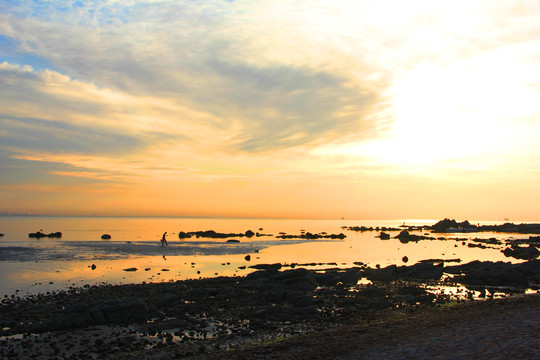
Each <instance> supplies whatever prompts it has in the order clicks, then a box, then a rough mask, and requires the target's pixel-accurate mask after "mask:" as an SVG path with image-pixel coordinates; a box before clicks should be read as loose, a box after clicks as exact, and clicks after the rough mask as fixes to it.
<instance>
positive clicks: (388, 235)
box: [379, 232, 390, 240]
mask: <svg viewBox="0 0 540 360" xmlns="http://www.w3.org/2000/svg"><path fill="white" fill-rule="evenodd" d="M379 238H380V239H381V240H389V239H390V234H387V233H385V232H381V233H380V234H379Z"/></svg>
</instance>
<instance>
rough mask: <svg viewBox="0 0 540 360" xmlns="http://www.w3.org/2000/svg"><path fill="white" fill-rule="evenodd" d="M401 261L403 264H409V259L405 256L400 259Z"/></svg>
mask: <svg viewBox="0 0 540 360" xmlns="http://www.w3.org/2000/svg"><path fill="white" fill-rule="evenodd" d="M401 261H403V262H404V263H407V262H409V258H408V257H407V256H404V257H402V258H401Z"/></svg>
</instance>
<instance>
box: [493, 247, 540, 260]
mask: <svg viewBox="0 0 540 360" xmlns="http://www.w3.org/2000/svg"><path fill="white" fill-rule="evenodd" d="M502 253H503V254H504V255H505V256H506V257H513V258H516V259H520V260H533V259H536V258H537V257H538V256H540V250H538V249H537V248H536V247H534V246H533V245H529V246H517V245H514V246H511V247H509V248H506V249H504V250H502Z"/></svg>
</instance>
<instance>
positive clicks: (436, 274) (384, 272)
mask: <svg viewBox="0 0 540 360" xmlns="http://www.w3.org/2000/svg"><path fill="white" fill-rule="evenodd" d="M442 275H443V267H442V266H439V265H434V264H433V263H428V262H425V263H418V264H415V265H412V266H399V267H398V266H396V265H390V266H387V267H385V268H383V269H369V270H367V271H366V277H367V278H368V279H369V280H372V281H377V280H378V281H391V280H397V279H419V280H426V279H432V280H438V279H440V278H441V277H442Z"/></svg>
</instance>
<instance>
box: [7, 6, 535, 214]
mask: <svg viewBox="0 0 540 360" xmlns="http://www.w3.org/2000/svg"><path fill="white" fill-rule="evenodd" d="M538 23H540V7H538V4H537V2H534V1H522V2H515V1H510V0H495V1H487V0H481V1H476V2H469V1H461V0H460V1H455V2H451V3H439V2H433V1H427V0H415V1H412V2H407V3H404V2H401V1H391V0H383V1H378V2H372V1H349V0H344V1H338V2H336V3H332V6H329V5H327V2H324V1H292V0H291V1H288V0H287V1H279V2H275V1H274V2H270V1H264V0H263V1H257V2H250V1H236V0H233V1H222V0H219V1H218V0H215V1H206V2H192V1H185V2H184V1H171V0H141V1H128V0H126V1H122V0H95V1H48V2H34V1H29V0H22V1H18V2H16V3H15V4H13V2H10V1H7V0H0V174H1V175H0V212H6V213H22V214H24V213H26V212H27V213H29V214H42V215H47V214H50V215H78V216H92V215H94V214H95V215H98V216H146V215H149V216H170V217H240V218H242V217H247V218H313V219H340V218H342V217H343V218H345V219H380V220H383V219H444V218H455V219H456V220H466V219H492V220H500V221H502V220H504V219H505V218H509V219H510V221H512V220H515V219H519V221H537V220H539V219H540V210H539V207H538V204H539V203H540V186H538V184H540V146H538V139H540V62H538V59H539V56H540V37H539V36H538V35H539V33H538Z"/></svg>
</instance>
